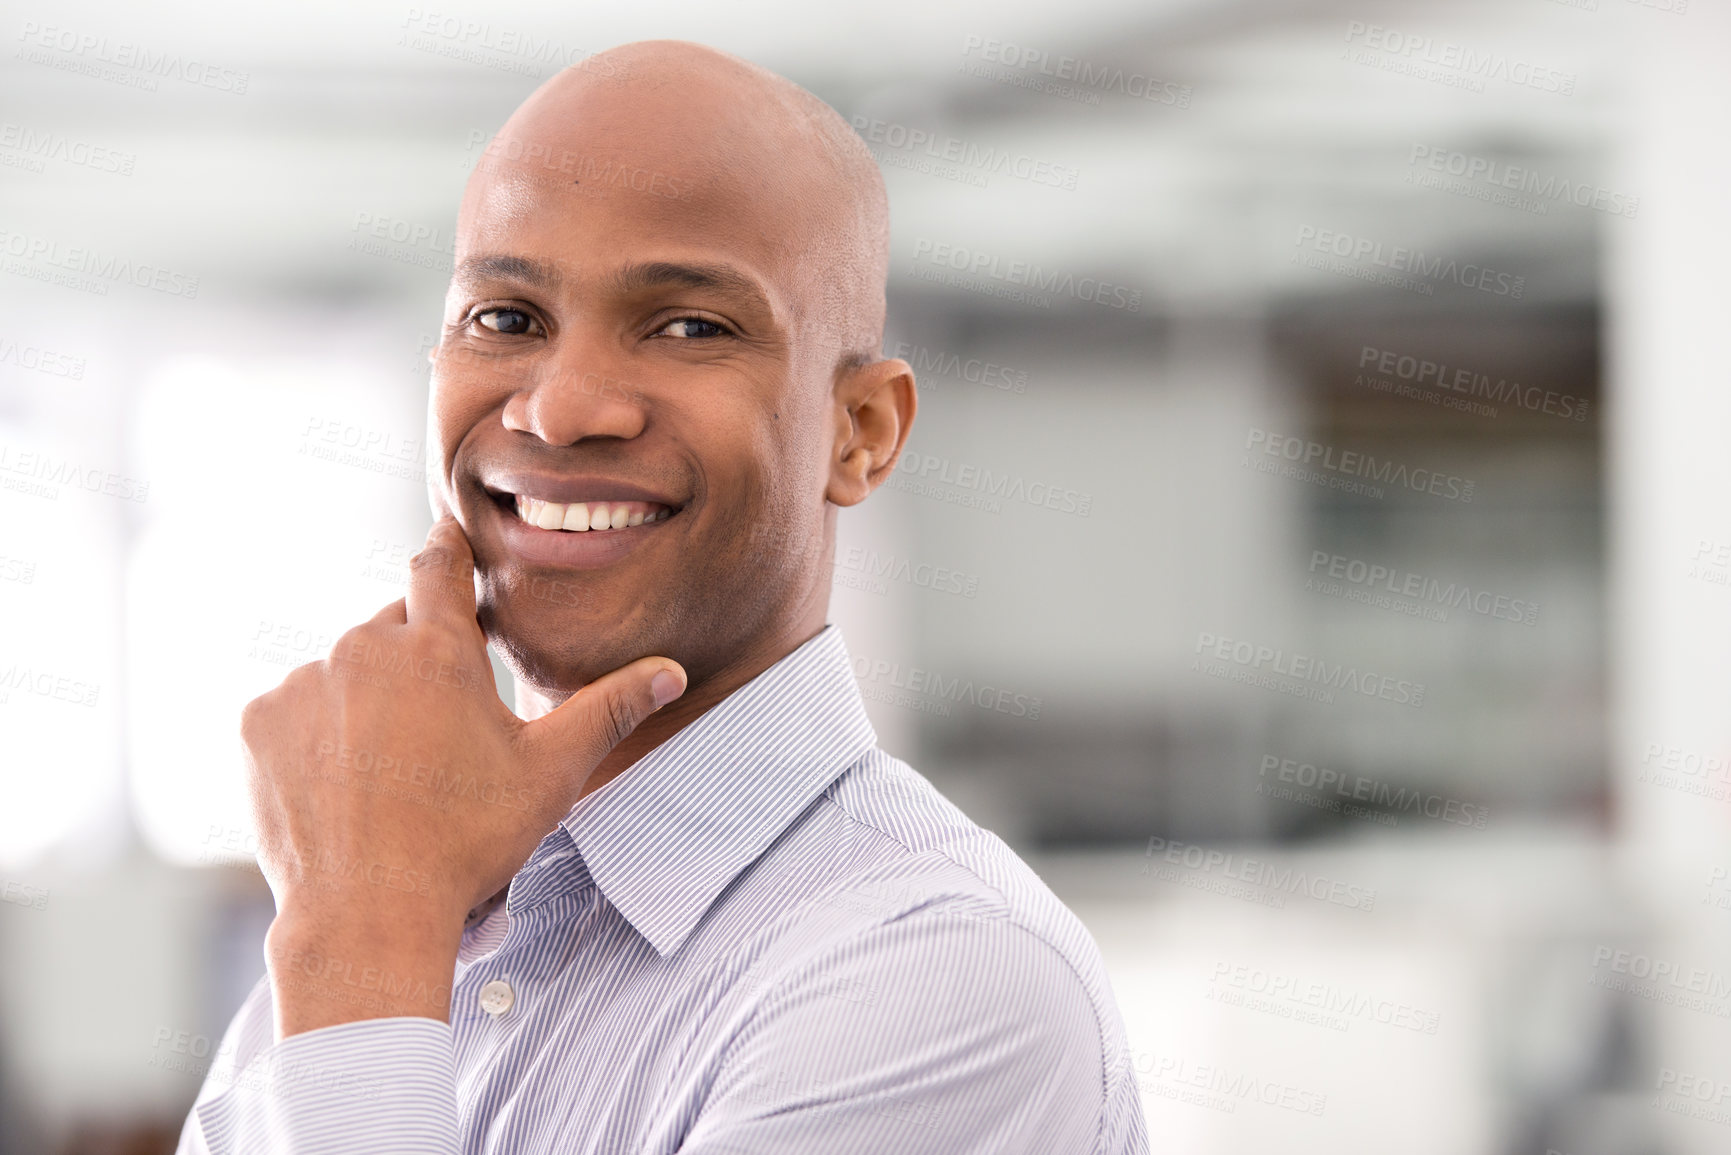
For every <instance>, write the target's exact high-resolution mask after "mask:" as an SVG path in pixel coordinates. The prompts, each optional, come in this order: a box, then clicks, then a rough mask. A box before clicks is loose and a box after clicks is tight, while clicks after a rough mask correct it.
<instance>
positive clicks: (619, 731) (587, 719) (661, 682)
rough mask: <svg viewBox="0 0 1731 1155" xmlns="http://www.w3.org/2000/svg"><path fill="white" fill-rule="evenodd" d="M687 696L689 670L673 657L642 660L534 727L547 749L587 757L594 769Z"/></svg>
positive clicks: (586, 690)
mask: <svg viewBox="0 0 1731 1155" xmlns="http://www.w3.org/2000/svg"><path fill="white" fill-rule="evenodd" d="M683 693H685V671H684V670H683V669H682V668H681V667H680V665H679V663H677V662H675V661H673V660H672V659H670V658H638V659H637V660H636V661H635V662H632V663H631V664H630V665H628V666H621V667H620V668H619V669H617V670H614V671H613V672H612V673H610V674H604V675H602V676H601V677H599V678H596V679H595V680H594V681H593V682H590V683H589V684H588V685H587V686H584V687H583V688H582V689H581V690H578V691H577V692H576V693H575V694H572V695H571V696H570V697H569V698H567V699H565V701H563V702H561V703H560V704H559V706H558V707H557V708H556V709H554V710H551V711H549V712H548V713H547V714H545V715H543V716H542V717H540V718H537V719H536V720H535V721H533V722H531V723H529V733H530V734H531V735H532V738H533V741H534V743H535V744H536V745H537V746H539V747H540V748H541V749H542V750H545V751H548V752H549V753H554V754H557V755H559V756H561V757H563V758H569V757H571V756H572V755H577V756H579V757H585V758H587V760H588V765H587V766H586V767H585V769H589V770H592V769H594V768H595V765H596V764H597V763H598V762H600V761H601V759H603V758H605V757H607V754H608V752H609V751H611V750H612V749H613V747H615V746H617V745H619V743H621V742H623V741H625V739H626V737H627V736H628V735H629V734H630V733H631V731H633V730H635V729H637V727H638V725H639V724H641V723H642V721H643V719H645V718H647V717H649V715H651V714H653V713H655V711H657V710H659V709H660V708H661V707H663V706H665V705H667V703H669V702H671V701H673V700H674V699H675V698H677V697H679V695H681V694H683Z"/></svg>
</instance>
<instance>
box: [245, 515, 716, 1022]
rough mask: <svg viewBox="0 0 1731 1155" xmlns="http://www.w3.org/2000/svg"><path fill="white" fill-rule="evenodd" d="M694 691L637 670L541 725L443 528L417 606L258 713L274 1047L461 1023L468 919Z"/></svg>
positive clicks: (255, 789) (466, 553) (413, 602)
mask: <svg viewBox="0 0 1731 1155" xmlns="http://www.w3.org/2000/svg"><path fill="white" fill-rule="evenodd" d="M684 690H685V671H684V670H682V669H680V667H679V666H678V665H677V664H675V663H674V662H672V661H670V660H668V659H666V658H658V657H647V658H640V659H638V660H637V661H635V662H632V663H631V664H630V665H628V666H625V667H623V668H622V669H619V670H615V671H614V672H613V673H611V674H608V675H607V676H606V677H603V678H599V679H597V680H596V681H594V682H591V683H590V684H589V685H587V686H585V687H583V689H582V690H580V691H578V692H577V693H576V694H574V695H572V696H571V697H570V698H569V699H567V700H566V701H565V702H564V703H563V704H562V705H560V706H559V707H558V708H557V709H555V710H553V711H551V712H550V713H548V714H547V715H545V716H544V717H541V718H538V719H536V720H535V721H532V722H525V721H523V720H522V719H520V718H518V717H517V716H516V715H515V714H513V713H512V712H511V711H510V710H509V709H507V708H506V706H505V704H504V703H503V702H501V701H500V700H499V696H498V692H497V690H496V688H495V686H494V683H493V671H492V667H491V665H490V664H489V663H488V659H487V648H486V638H485V637H484V636H483V635H482V633H481V628H480V626H479V624H478V623H477V622H476V620H475V585H474V557H473V555H472V553H471V552H470V550H469V543H468V540H467V539H466V538H465V537H464V536H463V531H462V529H461V528H460V527H459V526H458V525H457V523H456V521H455V520H453V519H451V518H449V517H446V518H444V519H441V520H440V521H439V522H438V523H437V524H435V525H434V526H433V528H432V531H431V532H430V533H428V535H427V544H426V547H425V548H424V549H423V550H422V551H421V552H420V553H418V554H416V555H415V558H414V561H413V563H412V574H411V576H410V580H409V594H408V597H407V598H406V599H403V600H399V601H396V602H393V603H392V604H391V605H388V606H386V607H385V608H384V609H382V610H380V611H379V612H378V613H377V614H376V615H374V617H373V618H372V620H370V621H368V622H366V623H365V624H364V625H360V626H357V627H355V628H354V629H352V630H350V631H349V632H348V633H346V634H344V635H343V636H342V637H341V638H339V639H338V640H337V643H336V645H335V646H333V647H332V649H331V653H330V656H329V657H328V658H326V659H325V660H324V661H320V662H312V663H309V664H308V665H305V666H301V667H300V668H298V669H296V670H294V671H293V672H291V673H290V674H289V676H288V677H287V678H285V679H284V680H283V683H282V685H280V686H278V687H277V688H276V689H274V690H272V691H271V692H270V693H268V694H265V695H264V696H262V697H259V698H256V699H254V700H253V701H252V702H251V703H249V704H248V705H247V708H246V710H245V712H244V713H243V714H242V716H241V737H242V740H243V741H244V742H245V744H246V750H247V761H248V770H249V788H250V792H251V797H252V809H253V818H254V821H255V823H256V825H257V830H258V841H259V865H260V867H261V868H262V869H263V871H264V875H265V878H266V879H267V880H268V881H269V883H270V886H271V890H272V892H273V893H274V894H275V896H276V903H277V917H276V920H275V921H274V922H273V923H272V924H271V929H270V933H269V935H268V936H267V939H266V951H265V953H266V958H267V961H268V963H269V966H270V975H271V984H272V988H273V992H274V994H275V996H276V1008H277V1037H278V1038H279V1039H280V1038H283V1037H286V1036H288V1035H292V1034H297V1033H299V1032H301V1031H307V1030H312V1029H314V1028H317V1027H322V1026H329V1025H332V1024H334V1023H341V1022H349V1021H352V1020H355V1019H367V1018H380V1017H386V1016H395V1015H419V1016H425V1017H428V1018H436V1019H445V1018H447V1016H448V1014H449V1006H450V993H451V992H450V983H451V977H452V974H453V972H454V969H455V966H456V957H457V944H458V941H459V939H460V937H461V935H462V930H463V921H464V917H465V915H466V914H467V912H468V911H469V910H470V909H471V908H472V907H474V906H475V905H476V904H478V903H479V902H481V901H482V900H483V899H485V898H487V897H489V896H490V895H493V894H495V893H497V892H498V891H499V890H500V889H501V888H503V887H504V886H506V885H507V884H508V883H509V882H510V880H511V878H512V876H513V875H514V874H515V873H516V872H517V870H518V869H519V868H520V867H521V866H522V865H523V863H524V862H525V861H526V860H527V859H528V857H529V855H530V853H531V852H532V851H533V850H534V849H535V846H536V845H537V844H538V843H539V842H540V840H541V838H542V837H543V836H544V835H546V834H547V832H548V831H550V830H552V829H553V827H554V825H555V824H557V822H558V821H559V819H561V818H563V817H564V816H565V814H566V812H567V811H569V810H570V808H571V805H572V803H573V802H574V801H575V800H576V799H577V797H578V794H579V792H580V791H581V789H582V787H583V783H584V781H585V780H586V779H587V778H588V777H589V775H590V772H591V771H593V770H594V768H595V766H596V764H597V763H598V762H600V761H601V760H602V759H603V758H604V757H606V755H607V753H608V752H609V751H610V750H612V749H613V747H614V746H615V745H617V744H618V742H619V741H620V740H621V739H623V738H624V737H625V736H626V735H627V734H629V733H631V731H632V730H633V729H635V728H636V726H637V724H638V723H639V722H641V721H642V720H643V719H644V718H646V717H648V716H649V714H651V713H652V712H654V711H655V710H656V709H658V708H660V707H661V706H663V705H665V704H666V703H667V702H669V701H672V700H673V699H674V698H677V697H678V696H679V695H680V694H682V693H683V692H684Z"/></svg>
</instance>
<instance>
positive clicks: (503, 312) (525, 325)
mask: <svg viewBox="0 0 1731 1155" xmlns="http://www.w3.org/2000/svg"><path fill="white" fill-rule="evenodd" d="M475 320H477V321H479V322H480V323H481V326H482V328H486V329H491V330H493V332H495V333H511V334H516V333H527V332H529V331H530V330H531V329H533V328H534V326H535V318H533V317H531V316H530V315H529V314H527V313H525V312H524V311H523V310H521V309H487V310H484V311H483V312H479V313H476V314H475Z"/></svg>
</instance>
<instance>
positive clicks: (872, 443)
mask: <svg viewBox="0 0 1731 1155" xmlns="http://www.w3.org/2000/svg"><path fill="white" fill-rule="evenodd" d="M834 406H835V432H836V437H835V448H834V450H833V452H832V455H831V457H830V468H829V486H828V488H827V489H825V490H824V497H826V498H828V499H829V500H830V501H832V502H834V503H835V504H836V505H858V504H859V503H860V502H862V501H864V500H865V499H866V496H867V495H868V494H870V493H871V491H872V490H874V489H876V488H877V487H878V486H879V485H880V484H881V483H882V482H883V480H884V478H886V477H888V476H889V475H890V470H892V469H894V468H895V466H896V458H898V457H900V456H901V452H902V446H903V445H905V444H907V440H908V430H909V429H911V428H913V424H914V412H915V411H916V410H917V409H918V408H919V397H918V393H917V391H916V390H915V388H914V371H913V369H912V368H911V367H910V366H909V365H908V363H907V362H906V361H903V360H901V359H899V358H891V359H890V360H887V361H871V362H868V363H866V364H864V365H856V366H853V367H852V368H848V369H843V370H842V371H841V374H840V375H839V377H838V379H837V381H836V387H835V395H834Z"/></svg>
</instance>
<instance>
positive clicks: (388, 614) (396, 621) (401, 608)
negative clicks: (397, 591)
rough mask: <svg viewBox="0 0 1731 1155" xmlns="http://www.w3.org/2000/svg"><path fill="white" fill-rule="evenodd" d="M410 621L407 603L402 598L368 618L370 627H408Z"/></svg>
mask: <svg viewBox="0 0 1731 1155" xmlns="http://www.w3.org/2000/svg"><path fill="white" fill-rule="evenodd" d="M408 620H409V611H408V606H407V603H405V602H404V600H403V599H402V598H398V599H397V600H396V601H394V602H392V603H391V604H390V605H388V606H385V607H383V608H381V609H380V610H379V612H378V613H376V614H374V615H373V616H372V617H370V618H368V619H367V624H368V625H369V626H401V625H406V624H407V623H408Z"/></svg>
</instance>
